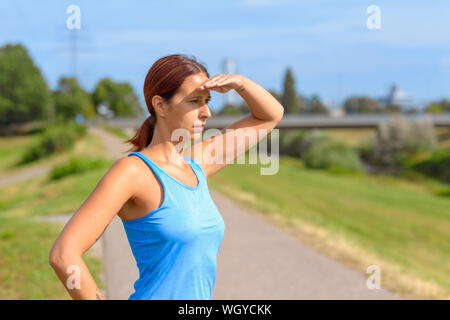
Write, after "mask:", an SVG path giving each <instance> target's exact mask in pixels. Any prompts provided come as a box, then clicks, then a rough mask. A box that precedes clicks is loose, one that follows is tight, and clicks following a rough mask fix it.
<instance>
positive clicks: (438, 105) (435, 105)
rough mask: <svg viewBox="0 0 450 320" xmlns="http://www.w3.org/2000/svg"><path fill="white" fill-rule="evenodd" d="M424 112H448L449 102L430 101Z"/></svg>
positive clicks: (444, 100)
mask: <svg viewBox="0 0 450 320" xmlns="http://www.w3.org/2000/svg"><path fill="white" fill-rule="evenodd" d="M424 111H425V112H429V113H444V112H450V100H447V99H442V100H441V101H432V102H430V103H429V104H428V105H427V106H426V107H425V110H424Z"/></svg>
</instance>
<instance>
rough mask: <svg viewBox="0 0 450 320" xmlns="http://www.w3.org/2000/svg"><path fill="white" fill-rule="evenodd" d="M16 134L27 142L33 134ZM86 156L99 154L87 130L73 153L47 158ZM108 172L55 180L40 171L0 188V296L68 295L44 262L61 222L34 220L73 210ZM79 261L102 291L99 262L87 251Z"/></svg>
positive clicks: (100, 170) (99, 146)
mask: <svg viewBox="0 0 450 320" xmlns="http://www.w3.org/2000/svg"><path fill="white" fill-rule="evenodd" d="M21 138H23V139H22V140H23V141H25V142H23V145H26V143H27V142H29V141H30V140H31V139H34V138H36V137H33V136H27V138H25V137H21ZM4 141H5V140H2V141H1V142H4ZM10 141H12V140H10ZM6 148H9V147H8V146H7V144H6V143H3V144H1V143H0V151H1V150H5V149H6ZM19 149H21V148H18V150H19ZM13 154H14V152H11V153H10V155H9V156H8V157H9V163H10V164H11V163H14V161H13V159H14V158H16V157H17V154H20V153H19V152H16V153H15V155H13ZM86 154H89V156H91V155H93V156H99V155H104V148H103V145H102V144H101V141H100V140H99V139H97V138H96V137H95V136H92V135H90V134H88V135H87V136H86V137H85V138H83V139H81V140H80V141H78V142H77V144H76V145H75V148H74V149H73V150H72V151H70V152H66V153H64V154H59V155H55V156H52V158H51V159H48V160H47V162H51V163H54V164H60V163H64V162H65V161H67V160H68V159H69V157H70V156H71V155H78V156H82V155H86ZM110 163H111V164H112V161H110ZM29 167H31V165H29V166H25V167H24V169H27V168H29ZM107 170H108V168H106V167H105V168H98V169H94V170H90V171H87V172H83V173H81V174H74V175H70V176H67V177H66V178H64V179H61V180H56V181H52V180H50V179H49V176H48V175H43V176H39V177H35V178H32V179H29V180H27V181H22V182H19V183H14V184H11V185H7V186H5V187H3V188H0V299H71V297H70V295H69V294H68V293H67V291H66V289H65V288H64V286H63V284H62V283H61V282H60V280H59V279H58V277H57V276H56V273H55V272H54V270H53V269H52V268H51V266H50V265H49V263H48V256H49V253H50V249H51V246H52V245H53V243H54V241H55V240H56V238H57V237H58V235H59V233H60V232H61V230H62V226H63V225H62V224H55V223H49V222H41V221H37V220H35V217H36V216H45V215H52V214H65V213H72V212H75V211H76V210H77V209H78V208H79V207H80V206H81V205H82V203H83V202H84V200H85V199H86V198H87V196H88V195H89V194H90V193H91V192H92V190H93V189H94V188H95V186H96V184H97V183H98V181H99V180H100V179H101V177H102V176H103V175H104V174H105V172H106V171H107ZM83 259H84V261H85V263H86V265H87V267H88V269H89V271H90V272H91V274H92V276H93V277H94V279H95V280H96V282H97V284H98V286H99V288H100V289H102V288H103V286H104V284H103V283H102V282H101V280H100V279H99V274H100V272H102V268H103V267H102V263H101V261H100V260H99V259H98V258H96V257H93V256H90V255H89V252H87V253H86V254H85V255H84V256H83Z"/></svg>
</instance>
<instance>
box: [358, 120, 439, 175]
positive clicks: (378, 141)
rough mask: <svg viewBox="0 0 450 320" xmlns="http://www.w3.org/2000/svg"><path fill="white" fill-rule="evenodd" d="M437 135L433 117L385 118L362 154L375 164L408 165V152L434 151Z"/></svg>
mask: <svg viewBox="0 0 450 320" xmlns="http://www.w3.org/2000/svg"><path fill="white" fill-rule="evenodd" d="M436 146H437V139H436V135H435V132H434V127H433V123H432V122H431V121H430V120H412V121H408V120H407V119H405V118H404V117H401V116H397V117H395V118H394V119H391V120H388V121H385V122H381V123H380V124H379V125H378V128H377V133H376V135H375V137H373V138H372V139H371V140H370V142H369V143H368V144H365V145H362V146H361V147H360V152H361V157H362V158H363V159H365V160H367V161H368V162H370V163H372V164H374V165H380V166H386V167H404V164H405V161H406V160H407V158H408V156H409V155H411V154H413V153H417V152H423V151H433V150H434V149H435V148H436Z"/></svg>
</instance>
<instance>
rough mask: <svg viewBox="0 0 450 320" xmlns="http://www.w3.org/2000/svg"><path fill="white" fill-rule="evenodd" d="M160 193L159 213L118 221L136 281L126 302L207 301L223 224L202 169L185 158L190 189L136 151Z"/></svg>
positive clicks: (191, 160)
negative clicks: (191, 179)
mask: <svg viewBox="0 0 450 320" xmlns="http://www.w3.org/2000/svg"><path fill="white" fill-rule="evenodd" d="M131 155H136V156H138V157H140V158H141V159H142V160H143V161H144V162H145V163H146V164H147V165H148V166H149V168H150V169H151V170H153V172H154V173H155V175H156V176H157V177H158V179H159V181H160V182H161V184H162V186H163V189H164V196H163V197H164V199H163V202H162V204H161V206H160V207H159V208H156V209H155V210H153V211H152V212H150V213H148V214H147V215H145V216H143V217H141V218H137V219H133V220H122V223H123V226H124V229H125V232H126V234H127V238H128V241H129V243H130V246H131V250H132V252H133V255H134V258H135V259H136V264H137V267H138V269H139V278H138V279H137V280H136V282H135V283H134V289H135V292H134V293H132V294H131V295H130V297H129V298H128V299H129V300H211V299H212V292H213V289H214V284H215V280H216V260H217V255H218V253H219V248H220V244H221V242H222V238H223V235H224V232H225V223H224V220H223V219H222V216H221V214H220V212H219V211H218V209H217V207H216V205H215V203H214V201H213V199H212V198H211V195H210V193H209V190H208V184H207V182H206V175H205V172H204V171H203V168H202V167H201V166H200V164H198V163H197V162H196V161H195V160H194V159H192V158H188V157H186V156H184V159H185V160H186V162H188V163H189V165H190V167H191V168H192V170H193V171H194V173H195V175H196V177H197V182H198V183H197V186H195V187H192V186H189V185H187V184H184V183H183V182H181V181H179V180H177V179H175V178H174V177H172V176H171V175H169V174H168V173H167V172H166V171H164V170H163V169H161V168H160V167H159V166H158V165H157V164H156V163H155V162H154V161H153V160H151V159H150V158H149V157H147V156H146V155H145V154H143V153H141V152H132V153H130V154H129V155H128V156H131Z"/></svg>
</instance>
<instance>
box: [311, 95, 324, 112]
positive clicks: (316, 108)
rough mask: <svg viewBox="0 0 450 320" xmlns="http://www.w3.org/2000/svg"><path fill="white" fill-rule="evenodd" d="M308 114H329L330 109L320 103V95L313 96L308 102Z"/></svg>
mask: <svg viewBox="0 0 450 320" xmlns="http://www.w3.org/2000/svg"><path fill="white" fill-rule="evenodd" d="M307 112H308V113H315V114H328V113H329V111H328V108H327V107H326V106H325V105H324V104H323V103H322V101H320V98H319V96H318V95H313V96H312V97H311V99H310V100H309V101H308V107H307Z"/></svg>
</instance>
